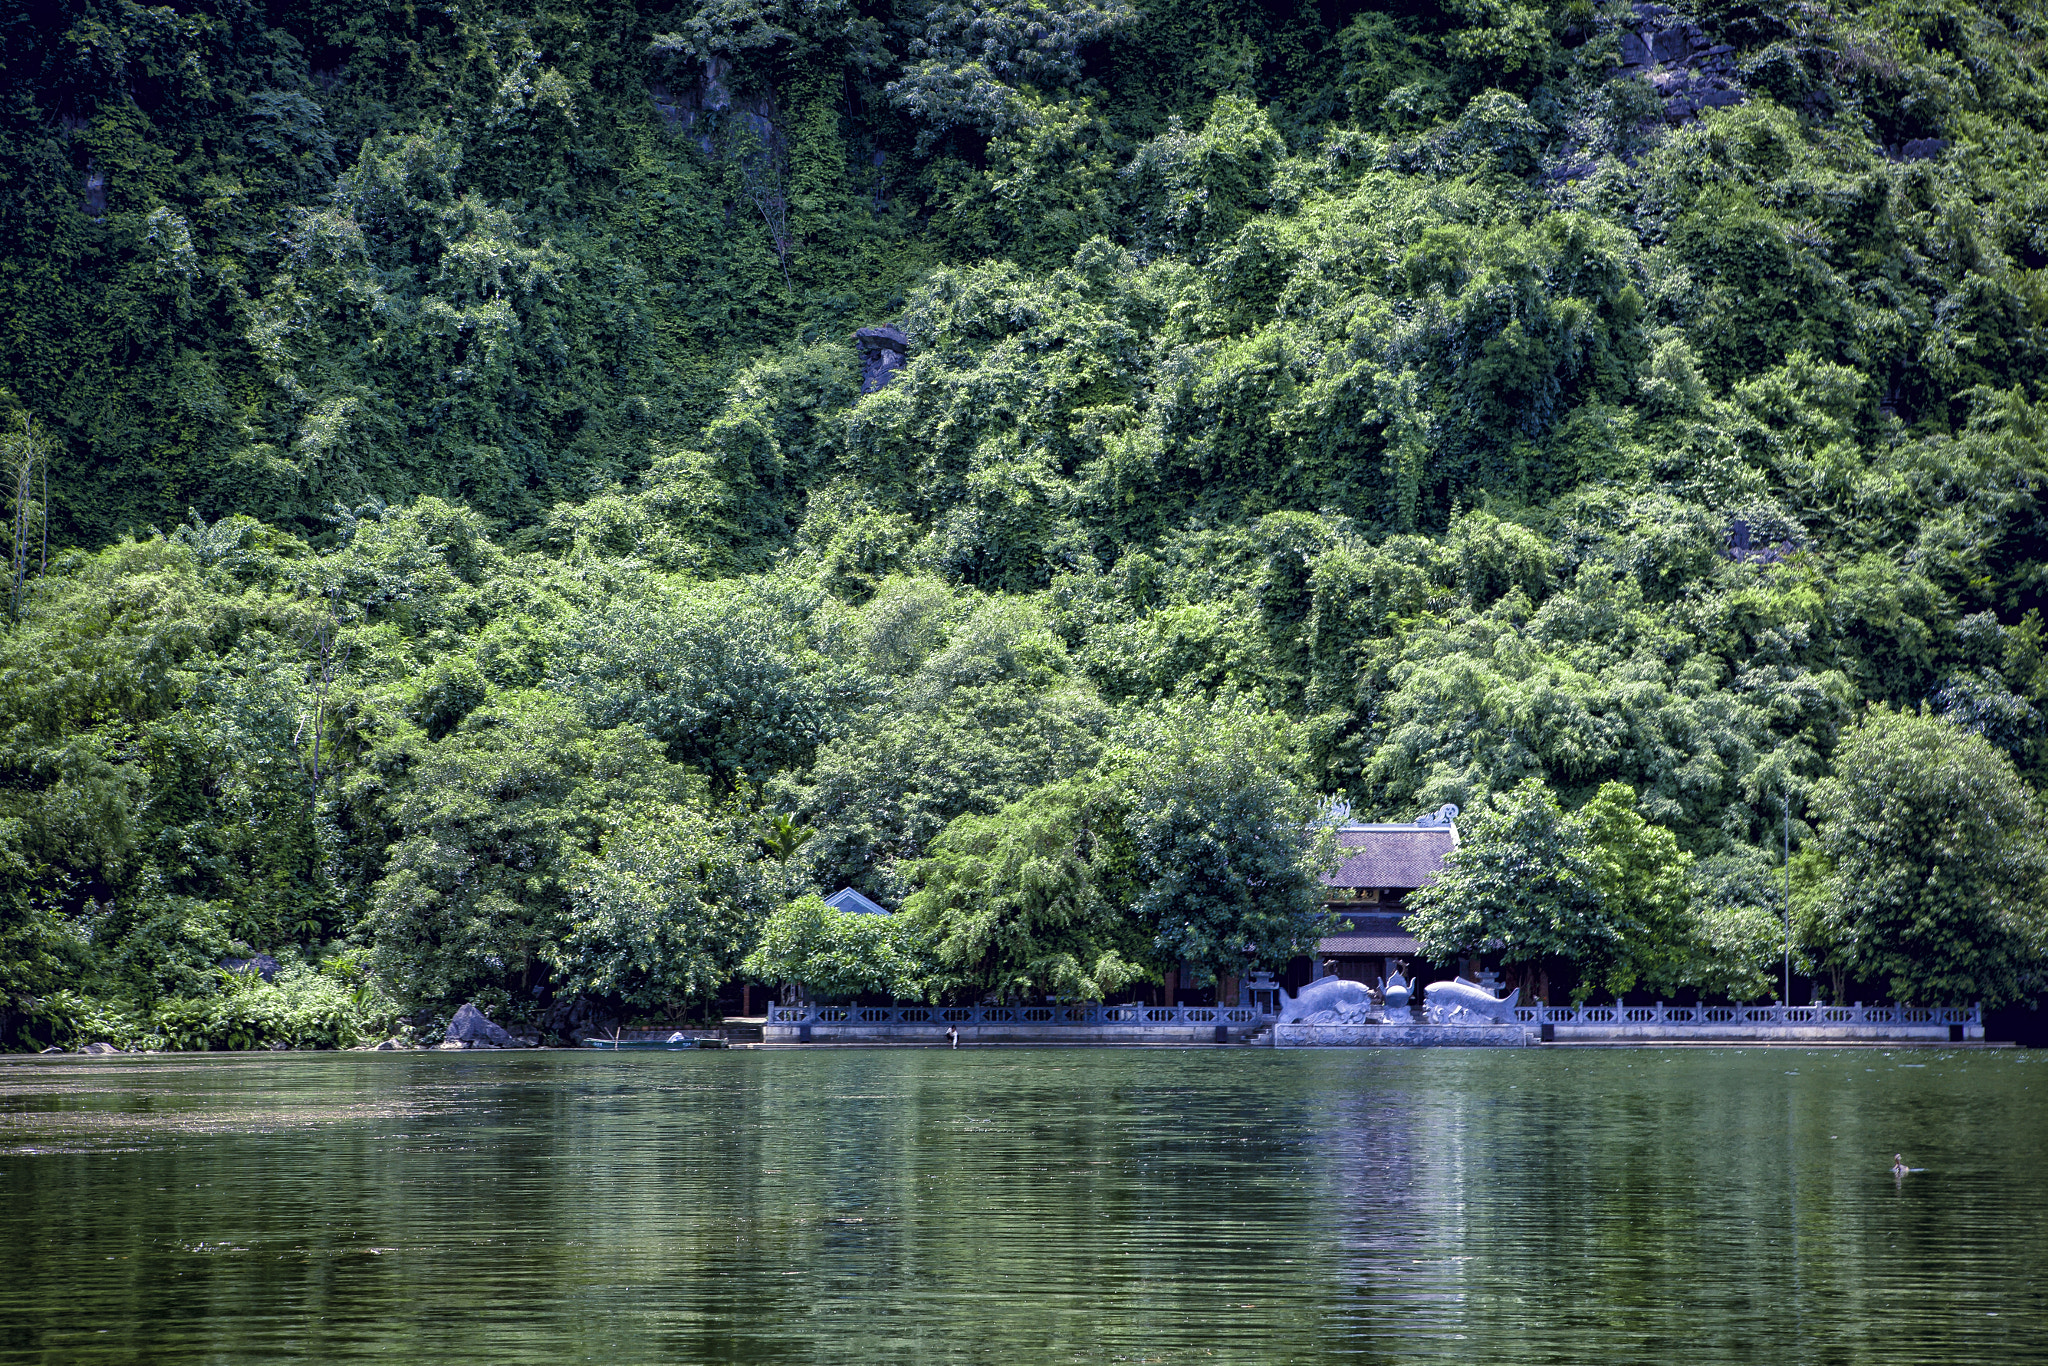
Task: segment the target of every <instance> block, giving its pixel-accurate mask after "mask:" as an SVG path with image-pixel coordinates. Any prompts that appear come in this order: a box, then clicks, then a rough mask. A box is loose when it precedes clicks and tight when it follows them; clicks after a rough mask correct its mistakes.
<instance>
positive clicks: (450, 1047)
mask: <svg viewBox="0 0 2048 1366" xmlns="http://www.w3.org/2000/svg"><path fill="white" fill-rule="evenodd" d="M434 1047H436V1048H438V1049H440V1050H441V1051H442V1052H443V1053H460V1052H461V1051H462V1050H463V1049H465V1048H467V1047H469V1045H468V1044H466V1043H464V1042H463V1041H462V1040H460V1039H443V1040H441V1042H439V1043H437V1044H435V1045H434Z"/></svg>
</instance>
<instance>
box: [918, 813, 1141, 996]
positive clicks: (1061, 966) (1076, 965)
mask: <svg viewBox="0 0 2048 1366" xmlns="http://www.w3.org/2000/svg"><path fill="white" fill-rule="evenodd" d="M1129 809H1130V807H1129V802H1128V799H1127V798H1126V796H1125V795H1124V793H1123V792H1122V791H1121V790H1120V789H1119V788H1118V787H1117V786H1116V785H1115V784H1113V783H1107V782H1103V781H1100V780H1090V779H1085V778H1077V779H1074V780H1072V781H1069V782H1065V783H1060V784H1057V785H1055V786H1052V787H1047V788H1041V789H1040V790H1039V791H1037V792H1034V793H1032V794H1031V795H1030V796H1028V797H1025V798H1023V799H1022V800H1019V801H1015V802H1011V803H1010V804H1009V805H1008V806H1005V807H1004V808H1003V809H1002V810H1000V811H998V812H996V813H995V814H994V815H990V816H976V815H967V816H961V817H958V818H957V819H955V820H954V821H953V822H952V823H951V824H950V825H948V826H947V827H946V828H945V830H944V831H943V832H941V833H940V835H939V837H938V838H937V839H935V840H933V841H932V843H931V846H930V848H929V850H928V852H927V854H926V856H925V858H924V859H922V860H920V861H919V862H917V863H916V864H914V865H912V866H911V869H910V875H911V877H912V878H913V879H914V880H916V881H917V882H918V883H919V884H921V885H920V887H919V890H918V891H917V893H916V894H915V895H913V896H912V897H911V898H910V900H909V901H907V902H905V903H904V911H905V912H906V913H907V914H909V915H912V916H914V917H915V918H916V919H917V920H918V921H919V922H920V923H922V924H923V925H925V926H926V927H927V928H928V930H929V931H930V934H931V936H932V951H933V953H934V955H935V956H936V958H937V959H938V961H939V964H940V965H941V976H940V977H939V979H938V981H939V984H940V985H941V987H942V988H943V989H945V990H949V991H954V992H959V991H966V992H969V993H971V994H973V995H977V996H979V995H982V994H987V995H992V996H994V997H996V998H997V999H999V1000H1003V999H1010V998H1013V997H1017V996H1024V997H1032V996H1041V995H1043V996H1057V997H1062V998H1065V999H1069V1000H1101V999H1102V998H1103V997H1105V996H1107V995H1108V994H1109V993H1111V992H1113V991H1116V990H1117V989H1119V988H1121V987H1124V986H1127V985H1129V984H1130V983H1131V982H1133V981H1136V980H1138V979H1140V978H1142V977H1149V976H1153V975H1155V970H1154V969H1153V968H1152V966H1151V964H1150V963H1149V962H1148V958H1149V950H1150V948H1151V945H1150V944H1149V943H1148V942H1147V936H1146V935H1145V933H1144V931H1143V928H1142V926H1141V925H1140V924H1139V922H1137V921H1136V920H1135V919H1133V918H1132V917H1130V916H1129V915H1128V914H1127V912H1128V910H1129V908H1130V905H1131V902H1132V898H1133V894H1134V892H1135V890H1136V888H1135V886H1134V881H1133V879H1134V875H1135V871H1136V870H1135V859H1134V853H1135V851H1134V849H1133V846H1132V842H1131V838H1130V836H1129V834H1128V833H1127V831H1126V830H1125V828H1124V822H1125V820H1126V817H1127V816H1128V814H1129Z"/></svg>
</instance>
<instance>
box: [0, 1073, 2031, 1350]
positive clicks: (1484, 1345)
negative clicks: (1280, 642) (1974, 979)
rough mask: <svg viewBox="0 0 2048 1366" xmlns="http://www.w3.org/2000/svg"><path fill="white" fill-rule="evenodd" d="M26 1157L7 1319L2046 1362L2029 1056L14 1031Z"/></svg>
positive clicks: (252, 1336) (698, 1339)
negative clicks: (37, 1043) (703, 1044)
mask: <svg viewBox="0 0 2048 1366" xmlns="http://www.w3.org/2000/svg"><path fill="white" fill-rule="evenodd" d="M1898 1149H1903V1150H1904V1151H1905V1152H1906V1154H1907V1158H1908V1161H1909V1162H1910V1163H1911V1164H1912V1165H1914V1166H1916V1167H1925V1168H1926V1170H1925V1171H1924V1172H1921V1173H1918V1174H1915V1175H1912V1176H1909V1177H1907V1178H1905V1179H1904V1180H1903V1181H1894V1179H1893V1178H1892V1177H1891V1175H1890V1174H1889V1173H1888V1171H1887V1168H1888V1166H1889V1165H1890V1163H1891V1160H1892V1153H1893V1152H1894V1150H1898ZM0 1194H4V1205H0V1361H6V1362H15V1361H34V1362H39V1363H47V1362H116V1361H119V1362H136V1361H146V1362H151V1363H172V1364H179V1363H201V1362H204V1363H240V1362H266V1363H270V1362H284V1361H321V1362H345V1361H388V1362H407V1363H436V1362H450V1363H464V1366H483V1364H484V1363H519V1362H536V1363H542V1362H544V1363H550V1366H554V1364H555V1363H562V1362H602V1363H606V1364H607V1366H627V1364H629V1363H639V1362H724V1361H744V1362H809V1361H820V1362H876V1363H881V1362H890V1363H897V1362H956V1361H957V1362H991V1363H1040V1362H1059V1361H1084V1362H1098V1361H1099V1362H1117V1361H1122V1362H1207V1361H1272V1362H1313V1361H1323V1360H1338V1359H1342V1360H1345V1361H1361V1362H1381V1361H1385V1362H1416V1361H1437V1360H1443V1361H1457V1362H1505V1361H1510V1360H1512V1361H1514V1362H1517V1363H1524V1362H1570V1363H1580V1362H1587V1361H1606V1362H1639V1361H1671V1362H1686V1363H1700V1362H1741V1363H1745V1366H1748V1363H1756V1362H1854V1363H1859V1366H1861V1364H1862V1363H1879V1362H1902V1363H1903V1362H1912V1363H1935V1362H1970V1363H1981V1362H1988V1361H1998V1362H2023V1361H2044V1360H2048V1054H2043V1053H2031V1054H2030V1053H2024V1052H1964V1051H1955V1052H1949V1051H1914V1050H1898V1051H1891V1052H1885V1051H1875V1050H1839V1051H1812V1052H1805V1051H1792V1050H1755V1051H1736V1050H1729V1051H1698V1050H1690V1049H1686V1050H1680V1049H1673V1050H1669V1051H1649V1050H1645V1051H1634V1050H1631V1051H1595V1050H1584V1049H1558V1048H1553V1049H1531V1050H1517V1051H1487V1052H1477V1051H1472V1052H1467V1051H1453V1050H1412V1051H1388V1052H1370V1051H1361V1052H1334V1051H1333V1052H1296V1051H1285V1052H1276V1051H1273V1050H1268V1049H1241V1048H1240V1049H1189V1050H1184V1051H1183V1050H1109V1049H983V1050H970V1049H963V1050H961V1051H959V1052H947V1051H938V1050H932V1051H925V1050H887V1051H884V1050H873V1051H869V1050H855V1049H816V1050H811V1051H801V1052H799V1051H758V1052H756V1051H738V1050H735V1051H730V1052H723V1053H718V1052H699V1053H655V1054H646V1053H642V1054H613V1055H602V1054H591V1055H583V1054H573V1053H525V1054H518V1053H514V1054H475V1053H470V1054H459V1053H458V1054H444V1053H432V1054H403V1053H401V1054H361V1053H356V1054H307V1055H274V1054H273V1055H248V1056H212V1057H206V1056H199V1057H161V1058H111V1059H105V1060H87V1059H79V1058H71V1059H40V1060H34V1061H28V1060H13V1061H9V1062H7V1063H4V1064H0Z"/></svg>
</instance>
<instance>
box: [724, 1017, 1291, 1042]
mask: <svg viewBox="0 0 2048 1366" xmlns="http://www.w3.org/2000/svg"><path fill="white" fill-rule="evenodd" d="M802 1029H803V1026H801V1025H794V1024H771V1025H769V1026H767V1027H766V1028H765V1029H763V1030H762V1033H761V1037H762V1041H763V1042H765V1043H801V1042H804V1040H803V1037H802V1032H801V1031H802ZM959 1030H960V1042H961V1043H963V1044H970V1043H1038V1044H1047V1043H1055V1044H1056V1043H1084V1044H1124V1045H1129V1046H1139V1045H1146V1044H1197V1043H1206V1044H1213V1043H1215V1042H1216V1041H1217V1040H1216V1026H1215V1025H1210V1024H1205V1025H1172V1026H1153V1027H1148V1028H1144V1029H1134V1028H1132V1027H1130V1026H1128V1025H1124V1026H1114V1025H1112V1026H1101V1027H1098V1026H1092V1025H1071V1024H1061V1025H1032V1024H988V1025H976V1024H965V1025H961V1026H959ZM810 1031H811V1037H810V1040H809V1042H811V1043H876V1044H883V1043H886V1044H927V1045H930V1044H937V1045H941V1046H943V1045H944V1044H945V1042H946V1031H945V1029H944V1028H943V1027H939V1026H933V1025H930V1024H850V1023H838V1022H832V1023H825V1022H817V1023H813V1024H812V1025H811V1026H810ZM1254 1032H1255V1031H1254V1030H1253V1029H1251V1028H1246V1027H1242V1026H1238V1025H1231V1026H1229V1027H1228V1035H1227V1040H1226V1041H1227V1042H1229V1043H1243V1042H1244V1041H1245V1040H1246V1039H1247V1038H1249V1037H1250V1036H1251V1035H1252V1034H1253V1033H1254Z"/></svg>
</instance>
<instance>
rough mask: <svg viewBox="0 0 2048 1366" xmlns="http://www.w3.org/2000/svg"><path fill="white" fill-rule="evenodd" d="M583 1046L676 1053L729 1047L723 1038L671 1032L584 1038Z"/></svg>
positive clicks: (615, 1050) (618, 1050)
mask: <svg viewBox="0 0 2048 1366" xmlns="http://www.w3.org/2000/svg"><path fill="white" fill-rule="evenodd" d="M583 1046H584V1047H585V1048H601V1049H604V1050H606V1051H607V1052H618V1053H677V1052H681V1051H682V1050H683V1049H686V1048H730V1047H732V1045H731V1044H729V1043H727V1042H726V1041H725V1040H724V1039H701V1038H693V1037H690V1036H687V1035H682V1034H673V1035H670V1036H669V1037H668V1038H666V1039H585V1040H584V1041H583Z"/></svg>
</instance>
